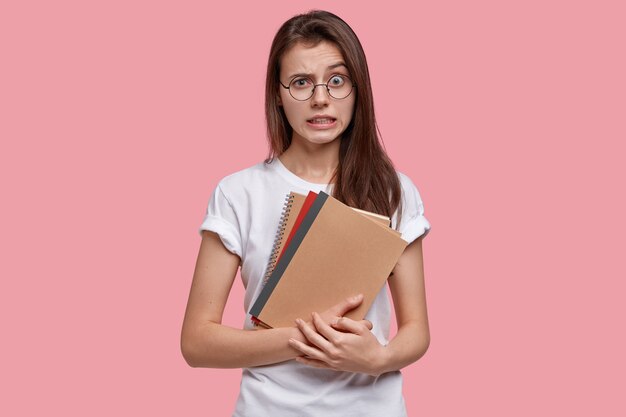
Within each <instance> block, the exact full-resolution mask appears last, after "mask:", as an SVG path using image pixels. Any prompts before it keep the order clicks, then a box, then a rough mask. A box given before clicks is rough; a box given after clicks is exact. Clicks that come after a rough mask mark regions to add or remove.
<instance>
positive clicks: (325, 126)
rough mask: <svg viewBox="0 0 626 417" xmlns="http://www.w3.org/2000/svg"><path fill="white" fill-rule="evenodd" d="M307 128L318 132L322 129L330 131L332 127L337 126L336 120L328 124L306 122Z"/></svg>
mask: <svg viewBox="0 0 626 417" xmlns="http://www.w3.org/2000/svg"><path fill="white" fill-rule="evenodd" d="M306 124H307V126H309V127H310V128H312V129H320V130H324V129H332V128H333V127H335V126H336V125H337V119H335V120H333V121H332V122H330V123H323V124H321V123H312V122H309V121H308V120H307V121H306Z"/></svg>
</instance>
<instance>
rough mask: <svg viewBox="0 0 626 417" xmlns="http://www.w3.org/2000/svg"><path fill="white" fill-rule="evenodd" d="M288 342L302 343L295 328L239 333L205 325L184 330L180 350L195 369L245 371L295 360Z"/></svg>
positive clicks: (230, 329)
mask: <svg viewBox="0 0 626 417" xmlns="http://www.w3.org/2000/svg"><path fill="white" fill-rule="evenodd" d="M290 338H295V339H298V340H304V337H303V335H302V333H300V331H299V330H298V329H297V328H296V327H288V328H287V327H285V328H277V329H259V330H241V329H235V328H232V327H228V326H224V325H222V324H218V323H213V322H208V323H205V324H202V325H198V326H195V327H193V328H183V332H182V335H181V349H182V353H183V357H184V358H185V360H186V361H187V363H188V364H189V365H190V366H192V367H194V368H196V367H203V368H247V367H252V366H259V365H268V364H272V363H277V362H282V361H286V360H289V359H293V358H295V357H296V356H298V351H297V350H295V349H293V348H291V347H290V346H289V344H288V340H289V339H290Z"/></svg>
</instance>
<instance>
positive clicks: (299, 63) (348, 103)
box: [278, 41, 356, 144]
mask: <svg viewBox="0 0 626 417" xmlns="http://www.w3.org/2000/svg"><path fill="white" fill-rule="evenodd" d="M302 74H307V75H304V76H303V75H302ZM337 74H338V75H347V76H350V74H349V73H348V68H347V67H346V66H345V61H344V59H343V56H342V55H341V52H340V51H339V48H337V46H335V44H333V43H330V42H327V41H322V42H320V43H319V44H317V46H314V47H306V46H304V45H303V44H301V43H297V44H295V45H294V46H293V47H292V48H291V49H289V50H288V51H287V52H286V53H285V54H284V55H283V57H282V60H281V70H280V82H281V83H282V84H283V85H285V86H288V85H289V83H290V82H291V81H292V80H293V79H298V80H300V79H301V78H306V77H308V78H310V79H311V80H312V81H313V83H315V84H322V83H323V84H326V83H328V82H332V83H338V82H340V79H337V78H333V79H332V80H330V81H329V79H330V78H331V76H333V75H337ZM298 83H300V84H306V83H305V82H301V81H298ZM279 90H280V95H279V101H278V102H279V104H280V105H282V107H283V109H284V111H285V115H286V116H287V120H288V121H289V124H290V125H291V127H292V128H293V137H292V141H299V140H302V141H307V142H309V143H311V144H326V143H330V142H332V141H334V140H335V139H337V138H338V137H340V136H341V134H342V133H343V132H344V130H346V128H347V127H348V125H349V124H350V120H351V119H352V113H353V110H354V102H355V96H356V92H355V91H354V90H353V91H352V92H351V93H350V95H348V96H347V97H346V98H343V99H336V98H333V97H331V96H330V95H329V94H328V90H327V89H326V87H325V86H317V87H316V88H315V91H314V93H313V96H312V97H311V98H310V99H308V100H306V101H298V100H296V99H294V98H293V97H292V96H291V95H290V94H289V90H287V89H285V88H283V87H280V86H279ZM319 115H323V116H327V120H326V121H324V120H319V119H318V120H312V119H313V118H315V117H316V116H319Z"/></svg>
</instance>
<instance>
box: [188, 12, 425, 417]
mask: <svg viewBox="0 0 626 417" xmlns="http://www.w3.org/2000/svg"><path fill="white" fill-rule="evenodd" d="M265 109H266V117H267V129H268V137H269V141H270V144H271V151H270V155H269V157H268V159H267V160H265V161H263V162H261V163H259V164H257V165H255V166H252V167H250V168H247V169H244V170H242V171H239V172H236V173H234V174H232V175H229V176H227V177H225V178H223V179H222V180H221V181H220V182H219V184H218V185H217V187H216V189H215V190H214V191H213V194H212V196H211V198H210V201H209V204H208V208H207V213H206V217H205V219H204V221H203V223H202V225H201V227H200V233H201V235H202V242H201V245H200V251H199V254H198V259H197V264H196V269H195V273H194V277H193V283H192V286H191V292H190V295H189V301H188V305H187V310H186V314H185V319H184V323H183V329H182V337H181V347H182V353H183V356H184V358H185V360H186V361H187V363H188V364H189V365H190V366H193V367H212V368H243V374H242V381H241V389H240V394H239V398H238V400H237V404H236V408H235V412H234V415H235V416H246V417H250V416H263V417H266V416H326V417H328V416H342V417H345V416H352V415H354V416H386V417H392V416H404V415H406V410H405V406H404V400H403V397H402V377H401V374H400V372H399V370H400V369H401V368H402V367H404V366H406V365H408V364H410V363H412V362H415V361H416V360H418V359H419V358H420V357H421V356H422V355H423V354H424V353H425V352H426V349H427V348H428V345H429V340H430V336H429V329H428V319H427V312H426V299H425V292H424V274H423V266H422V238H423V237H424V236H425V235H426V233H427V232H428V231H429V230H430V224H429V223H428V221H427V220H426V218H425V217H424V209H423V205H422V200H421V198H420V194H419V192H418V190H417V188H416V187H415V185H414V184H413V183H412V182H411V180H410V179H409V178H408V177H407V176H406V175H404V174H402V173H399V172H397V171H395V169H394V168H393V165H392V163H391V161H390V160H389V158H388V157H387V155H386V154H385V151H384V150H383V148H382V147H381V145H380V141H379V137H378V135H377V126H376V121H375V117H374V105H373V99H372V91H371V86H370V79H369V72H368V68H367V63H366V59H365V54H364V52H363V49H362V47H361V44H360V42H359V40H358V38H357V37H356V35H355V34H354V32H353V31H352V29H351V28H350V27H349V26H348V25H347V24H346V23H345V22H344V21H343V20H342V19H340V18H339V17H337V16H336V15H334V14H332V13H329V12H324V11H311V12H309V13H307V14H303V15H298V16H295V17H293V18H291V19H290V20H288V21H287V22H285V23H284V24H283V25H282V27H281V28H280V29H279V31H278V33H277V34H276V36H275V38H274V41H273V43H272V47H271V51H270V57H269V62H268V71H267V83H266V106H265ZM310 190H312V191H315V192H319V191H325V192H327V193H328V194H330V195H332V196H334V197H335V198H337V199H339V200H340V201H342V202H344V203H345V204H347V205H349V206H352V207H357V208H361V209H364V210H368V211H372V212H377V213H381V214H384V215H387V216H389V217H390V218H392V227H394V228H396V229H397V230H399V231H400V232H401V233H402V237H403V238H404V239H405V240H406V241H407V242H409V245H408V246H407V248H406V249H405V251H404V253H403V254H402V255H401V257H400V259H399V261H398V263H397V265H396V266H395V268H394V270H393V274H392V276H391V277H390V278H389V280H388V284H389V288H390V291H391V295H392V297H393V302H394V306H395V313H396V319H397V324H398V332H397V334H396V336H395V337H394V338H393V339H392V340H391V341H389V340H388V339H389V324H390V317H391V304H390V301H389V298H388V297H387V291H386V288H383V289H382V290H381V291H380V293H379V294H378V296H377V297H376V299H375V300H374V302H373V304H372V306H371V308H370V309H369V311H368V313H367V316H366V317H365V320H362V321H354V320H351V319H349V318H345V317H342V316H343V315H344V314H345V313H346V312H348V311H350V310H351V309H353V308H355V307H357V306H358V305H359V304H360V303H361V301H362V296H361V295H360V294H354V295H355V297H351V298H348V299H346V300H344V301H343V302H341V303H339V304H338V305H336V306H334V307H333V308H331V309H329V310H328V311H324V312H311V313H312V314H311V317H302V320H298V321H297V323H294V326H293V327H289V328H275V329H259V328H256V327H255V326H254V324H253V323H252V321H251V319H250V316H247V318H246V322H245V324H244V329H234V328H231V327H227V326H224V325H222V324H221V321H222V314H223V310H224V305H225V303H226V299H227V298H228V295H229V292H230V289H231V286H232V284H233V281H234V278H235V275H236V273H237V270H238V268H239V267H241V277H242V280H243V283H244V286H245V288H246V293H245V300H244V304H245V309H246V311H249V308H250V306H251V305H252V303H253V302H254V300H255V298H256V297H257V296H258V294H259V293H260V291H261V289H262V285H263V278H264V274H265V272H266V266H267V265H268V259H269V257H270V252H271V250H272V244H273V241H274V237H275V233H276V228H277V226H278V224H279V222H280V216H281V212H282V208H283V201H284V199H285V196H286V195H287V194H288V193H289V192H290V191H295V192H298V193H301V194H306V193H308V191H310Z"/></svg>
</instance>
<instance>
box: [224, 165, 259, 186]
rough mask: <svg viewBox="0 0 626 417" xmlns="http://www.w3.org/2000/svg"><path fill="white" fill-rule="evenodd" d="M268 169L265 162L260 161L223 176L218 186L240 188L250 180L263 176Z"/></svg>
mask: <svg viewBox="0 0 626 417" xmlns="http://www.w3.org/2000/svg"><path fill="white" fill-rule="evenodd" d="M266 171H267V167H266V164H265V162H259V163H258V164H255V165H252V166H251V167H248V168H244V169H241V170H239V171H236V172H233V173H232V174H228V175H226V176H224V177H222V178H221V179H220V180H219V182H218V186H219V187H221V188H222V189H232V188H239V187H241V186H244V185H246V184H248V183H249V182H250V180H252V179H254V178H258V177H259V176H262V175H263V174H264V173H265V172H266Z"/></svg>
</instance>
